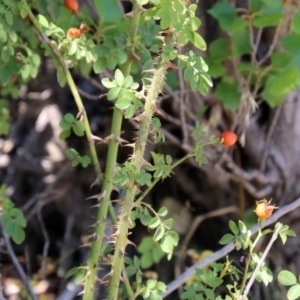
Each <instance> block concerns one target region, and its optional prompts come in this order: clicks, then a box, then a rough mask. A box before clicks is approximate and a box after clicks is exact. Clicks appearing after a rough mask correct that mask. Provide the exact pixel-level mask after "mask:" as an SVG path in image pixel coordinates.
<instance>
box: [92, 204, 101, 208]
mask: <svg viewBox="0 0 300 300" xmlns="http://www.w3.org/2000/svg"><path fill="white" fill-rule="evenodd" d="M96 207H97V208H99V207H100V203H98V204H96V205H93V206H91V208H96Z"/></svg>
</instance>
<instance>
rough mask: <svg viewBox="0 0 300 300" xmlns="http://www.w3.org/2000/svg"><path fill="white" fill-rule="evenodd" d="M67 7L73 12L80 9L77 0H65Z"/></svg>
mask: <svg viewBox="0 0 300 300" xmlns="http://www.w3.org/2000/svg"><path fill="white" fill-rule="evenodd" d="M64 4H65V7H66V8H67V9H68V10H70V11H71V12H73V13H76V12H77V11H78V8H79V5H78V2H77V0H64Z"/></svg>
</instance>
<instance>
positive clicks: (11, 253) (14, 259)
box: [3, 232, 38, 300]
mask: <svg viewBox="0 0 300 300" xmlns="http://www.w3.org/2000/svg"><path fill="white" fill-rule="evenodd" d="M3 238H4V243H5V245H6V249H7V251H8V254H9V256H10V258H11V260H12V262H13V265H14V266H15V268H16V269H17V272H18V273H19V275H20V277H21V279H22V281H23V283H24V285H25V287H26V289H27V291H28V293H29V295H30V296H31V298H32V299H33V300H38V298H37V296H36V294H35V293H34V291H33V288H32V286H31V285H30V282H29V278H27V276H26V274H25V272H24V270H23V268H22V267H21V265H20V263H19V261H18V259H17V256H16V254H15V252H14V250H13V247H12V245H11V243H10V239H9V237H8V235H7V234H6V233H5V232H3Z"/></svg>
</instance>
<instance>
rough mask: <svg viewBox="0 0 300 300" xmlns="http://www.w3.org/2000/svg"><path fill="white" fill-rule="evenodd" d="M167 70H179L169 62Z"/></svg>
mask: <svg viewBox="0 0 300 300" xmlns="http://www.w3.org/2000/svg"><path fill="white" fill-rule="evenodd" d="M169 68H170V69H175V70H179V68H178V67H177V66H176V65H174V64H172V63H171V62H168V64H167V69H169Z"/></svg>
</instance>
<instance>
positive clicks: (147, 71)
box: [142, 69, 156, 74]
mask: <svg viewBox="0 0 300 300" xmlns="http://www.w3.org/2000/svg"><path fill="white" fill-rule="evenodd" d="M155 72H156V69H148V70H144V71H142V73H152V74H155Z"/></svg>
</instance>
